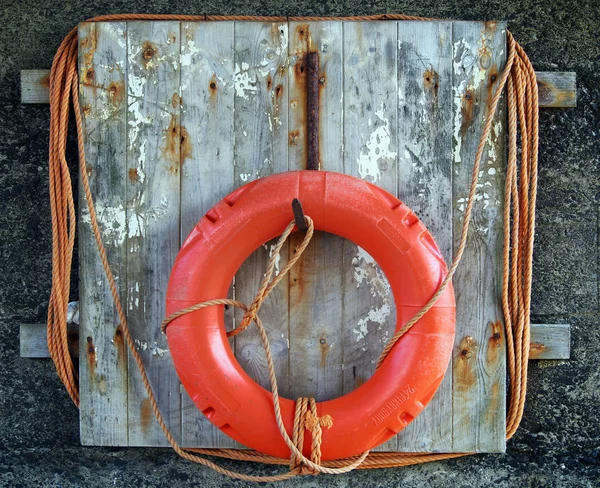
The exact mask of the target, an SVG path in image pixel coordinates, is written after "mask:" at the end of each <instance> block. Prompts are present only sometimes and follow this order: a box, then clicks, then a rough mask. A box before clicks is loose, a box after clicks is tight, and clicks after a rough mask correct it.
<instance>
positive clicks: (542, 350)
mask: <svg viewBox="0 0 600 488" xmlns="http://www.w3.org/2000/svg"><path fill="white" fill-rule="evenodd" d="M67 334H68V338H69V351H70V352H71V356H72V357H74V358H76V357H79V326H78V325H76V324H73V325H69V327H68V329H67ZM570 341H571V328H570V326H569V324H531V347H530V349H529V359H569V357H570V353H571V349H570ZM20 343H21V357H22V358H49V357H50V353H49V352H48V342H47V336H46V324H21V328H20Z"/></svg>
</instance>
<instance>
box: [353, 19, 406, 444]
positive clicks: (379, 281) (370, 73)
mask: <svg viewBox="0 0 600 488" xmlns="http://www.w3.org/2000/svg"><path fill="white" fill-rule="evenodd" d="M343 28H344V123H343V125H344V173H346V174H350V175H352V176H356V177H358V178H363V179H365V180H366V181H369V182H371V183H375V184H376V185H378V186H380V187H382V188H384V189H385V190H387V191H389V192H390V193H391V194H392V195H396V196H397V195H398V183H397V166H398V148H397V140H396V137H395V134H396V131H397V92H398V88H397V74H398V69H397V53H398V50H397V45H398V41H397V25H396V24H395V23H389V22H344V24H343ZM343 253H344V256H343V263H344V266H343V274H344V276H343V283H344V295H343V304H344V307H343V316H342V317H343V319H342V320H343V333H344V336H343V337H344V339H343V341H344V358H343V361H344V362H343V365H344V393H348V392H350V391H352V390H354V389H355V388H357V387H359V386H360V385H361V384H363V383H364V382H365V381H367V380H368V379H369V378H370V377H371V376H372V374H373V372H374V371H375V364H376V362H377V358H378V357H379V355H380V354H381V351H382V350H383V347H384V345H385V343H386V342H387V340H388V339H389V338H390V337H391V336H392V335H393V333H394V328H395V326H396V313H395V307H394V303H393V302H394V300H393V295H392V292H391V289H390V285H389V283H388V281H387V278H386V277H385V275H384V274H383V271H382V270H381V268H380V267H379V266H378V265H377V263H375V262H374V260H373V258H372V257H371V256H370V255H369V254H368V253H367V252H366V251H365V250H363V249H361V248H359V247H358V246H357V245H356V244H354V243H351V242H345V243H344V251H343ZM396 449H397V441H396V438H395V437H394V438H392V439H390V440H389V441H388V442H385V443H384V444H382V445H381V446H379V447H377V448H376V449H375V450H384V451H386V450H390V451H395V450H396Z"/></svg>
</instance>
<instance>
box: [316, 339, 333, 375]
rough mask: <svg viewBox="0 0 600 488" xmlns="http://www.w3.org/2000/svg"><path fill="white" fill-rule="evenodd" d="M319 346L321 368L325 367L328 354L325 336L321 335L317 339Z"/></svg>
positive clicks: (328, 348) (328, 349)
mask: <svg viewBox="0 0 600 488" xmlns="http://www.w3.org/2000/svg"><path fill="white" fill-rule="evenodd" d="M319 346H320V347H321V367H322V368H324V367H325V363H326V362H327V354H329V351H330V349H331V348H330V347H329V344H327V339H326V338H325V334H321V337H320V338H319Z"/></svg>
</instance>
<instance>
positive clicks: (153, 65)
mask: <svg viewBox="0 0 600 488" xmlns="http://www.w3.org/2000/svg"><path fill="white" fill-rule="evenodd" d="M179 37H180V36H179V23H178V22H129V23H128V24H127V43H128V46H127V55H128V58H127V69H128V72H127V73H128V78H127V102H128V110H129V111H128V120H127V122H128V124H127V125H128V127H127V128H128V132H127V141H128V145H127V168H128V186H127V226H128V227H127V228H128V236H127V248H128V254H127V281H128V285H127V308H128V318H129V326H130V328H131V332H132V335H133V337H134V338H135V341H136V344H137V346H138V350H139V352H140V354H141V356H142V359H143V361H144V366H145V368H146V372H147V373H148V377H149V379H150V383H151V384H152V387H153V390H154V393H155V395H156V398H157V400H158V403H159V407H160V409H161V412H162V414H163V416H164V417H165V421H166V422H167V425H168V427H169V429H170V431H171V433H172V434H173V435H174V436H175V438H176V439H178V440H181V419H180V416H181V412H180V408H181V395H180V390H179V380H178V378H177V374H176V373H175V369H174V368H173V364H172V361H171V357H170V354H169V350H168V345H167V341H166V337H165V336H164V335H163V334H161V333H160V331H159V328H158V324H160V322H161V320H162V319H163V318H164V313H165V300H164V293H165V290H166V288H167V283H168V279H169V274H170V271H171V266H172V265H173V261H174V260H175V256H176V254H177V252H178V250H179V239H180V236H179V216H180V215H179V205H180V170H181V163H182V162H184V158H185V157H186V156H187V152H186V150H185V149H186V148H187V147H188V143H189V141H188V140H186V139H185V132H184V131H182V130H181V128H180V103H179V97H180V94H179V83H180V69H179V67H180V66H179V65H180V63H179V54H180V51H179V49H180V39H179ZM182 140H183V143H181V141H182ZM180 149H184V150H183V151H180ZM129 369H130V371H131V372H132V373H131V374H130V375H129V418H130V419H131V421H130V422H129V444H130V445H165V444H166V439H165V437H164V435H163V433H162V432H161V431H160V428H159V427H158V423H157V422H156V420H155V419H154V415H153V413H152V409H151V407H150V401H149V399H148V397H147V395H146V392H145V390H144V388H143V385H142V383H141V381H140V378H139V375H137V374H135V370H136V366H135V364H134V363H133V360H131V359H130V364H129Z"/></svg>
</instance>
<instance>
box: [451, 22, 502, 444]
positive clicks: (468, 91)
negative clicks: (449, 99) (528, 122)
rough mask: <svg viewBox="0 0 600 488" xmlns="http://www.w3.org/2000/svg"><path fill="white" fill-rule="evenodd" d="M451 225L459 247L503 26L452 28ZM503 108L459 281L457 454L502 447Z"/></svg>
mask: <svg viewBox="0 0 600 488" xmlns="http://www.w3.org/2000/svg"><path fill="white" fill-rule="evenodd" d="M452 43H453V91H454V93H453V96H454V99H453V100H454V113H453V115H454V125H453V155H454V158H453V165H454V166H453V168H454V175H453V177H454V182H453V187H454V190H453V201H452V203H453V215H454V217H453V220H454V245H455V246H456V245H457V244H458V241H459V238H460V232H461V226H462V223H463V216H464V210H465V206H466V197H467V195H468V190H469V185H470V181H471V172H472V168H473V160H474V158H475V152H476V150H477V145H478V143H479V138H480V135H481V130H482V126H483V123H484V119H485V117H486V116H487V112H488V102H489V101H490V99H491V96H492V94H493V87H494V86H495V85H496V84H497V82H498V78H499V76H498V75H499V73H500V72H501V70H502V69H503V67H504V62H505V58H506V25H505V24H504V23H496V22H486V23H483V22H454V23H453V41H452ZM505 119H506V111H505V104H504V103H503V102H501V104H500V113H499V115H497V116H496V119H495V121H494V126H493V130H492V132H491V135H490V138H489V140H488V145H487V149H486V151H485V153H484V157H483V160H482V164H481V171H480V172H479V182H478V187H477V194H476V195H475V206H474V208H473V214H472V221H471V229H470V232H469V238H468V241H467V247H466V250H465V253H464V255H463V258H462V262H461V266H460V267H459V268H458V270H457V272H456V274H455V277H454V280H453V281H454V290H455V293H456V307H457V308H456V341H455V350H454V356H453V409H452V411H453V450H454V451H459V452H461V451H462V452H472V451H476V452H502V451H504V449H505V445H506V441H505V431H506V423H505V407H506V403H505V387H506V375H505V370H506V365H505V337H504V332H503V327H502V320H503V319H502V310H501V307H500V301H499V299H498V297H499V296H500V286H501V273H502V267H501V263H502V259H501V253H502V239H501V238H500V237H499V236H501V235H502V207H503V204H502V200H503V188H504V183H503V182H504V170H503V167H504V161H505V147H504V146H505V144H504V138H505V130H504V127H503V125H504V121H505ZM455 251H456V248H455Z"/></svg>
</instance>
